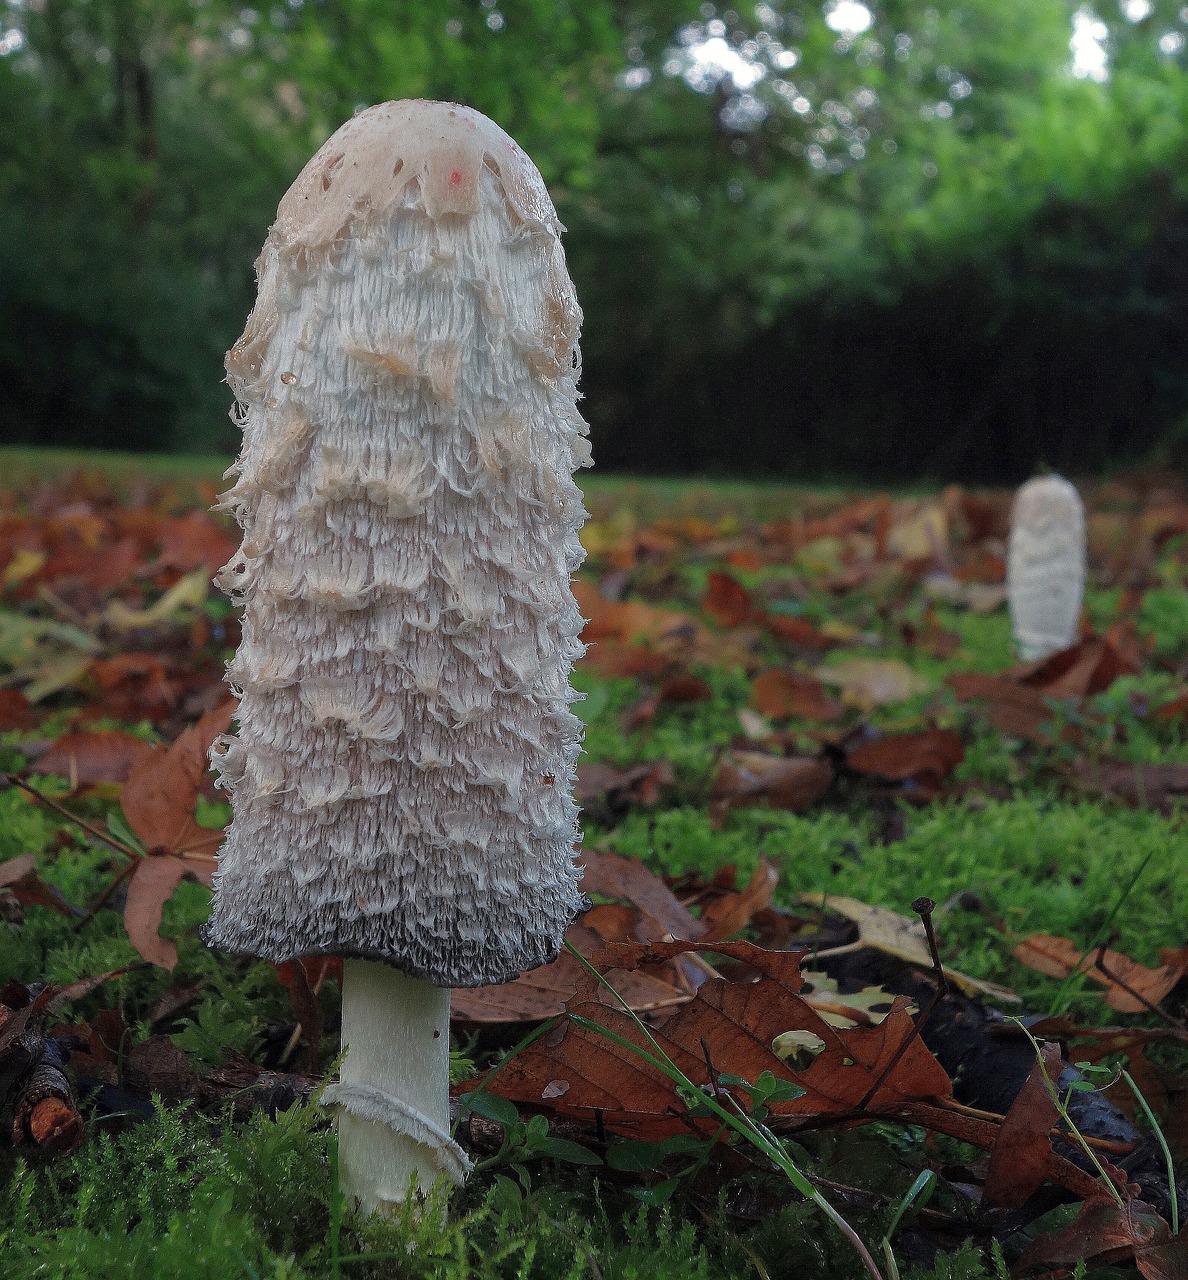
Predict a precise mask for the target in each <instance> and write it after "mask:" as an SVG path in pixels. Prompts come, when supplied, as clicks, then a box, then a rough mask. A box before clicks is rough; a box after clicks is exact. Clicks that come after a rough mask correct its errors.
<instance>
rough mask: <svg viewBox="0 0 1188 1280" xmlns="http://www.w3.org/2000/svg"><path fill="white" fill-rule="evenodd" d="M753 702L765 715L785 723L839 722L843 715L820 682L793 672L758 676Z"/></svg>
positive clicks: (754, 685)
mask: <svg viewBox="0 0 1188 1280" xmlns="http://www.w3.org/2000/svg"><path fill="white" fill-rule="evenodd" d="M751 701H752V702H753V703H754V704H755V708H756V709H757V710H758V711H759V712H760V713H761V714H762V715H765V716H769V717H770V718H771V719H773V720H786V719H787V718H788V717H789V716H798V717H799V718H800V719H802V720H836V719H837V718H838V717H839V716H840V715H842V714H843V711H844V708H843V707H842V705H841V703H840V702H837V701H836V700H835V699H833V698H831V697H830V696H829V695H828V694H827V693H826V692H825V690H824V688H823V687H822V685H821V682H820V681H819V680H816V679H814V678H813V677H812V676H801V675H796V674H794V673H793V672H791V671H779V670H776V671H765V672H763V674H762V675H760V676H757V677H756V678H755V681H754V683H753V684H752V685H751Z"/></svg>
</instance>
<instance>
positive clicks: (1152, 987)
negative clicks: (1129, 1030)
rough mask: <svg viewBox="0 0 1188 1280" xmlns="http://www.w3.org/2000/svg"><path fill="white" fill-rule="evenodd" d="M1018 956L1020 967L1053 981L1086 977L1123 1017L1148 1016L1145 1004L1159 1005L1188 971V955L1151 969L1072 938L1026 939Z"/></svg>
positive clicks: (1042, 936) (1038, 936)
mask: <svg viewBox="0 0 1188 1280" xmlns="http://www.w3.org/2000/svg"><path fill="white" fill-rule="evenodd" d="M1014 956H1015V959H1016V960H1018V961H1019V963H1020V964H1025V965H1026V966H1027V967H1028V968H1029V969H1035V970H1036V971H1037V972H1038V973H1044V974H1047V975H1048V976H1049V977H1052V978H1067V977H1068V976H1069V974H1071V973H1083V974H1085V975H1086V976H1087V977H1089V978H1091V979H1092V980H1093V981H1094V982H1097V983H1100V984H1101V985H1102V986H1104V987H1105V988H1106V992H1105V1002H1106V1004H1108V1005H1109V1006H1110V1008H1111V1009H1116V1010H1117V1011H1118V1012H1119V1013H1145V1012H1147V1005H1146V1004H1144V1003H1143V1001H1144V1000H1146V1001H1148V1002H1149V1003H1150V1004H1153V1005H1157V1004H1158V1003H1159V1002H1160V1001H1161V1000H1162V999H1163V998H1164V997H1165V996H1166V995H1167V994H1168V993H1169V992H1170V991H1171V990H1172V988H1173V987H1175V986H1176V984H1177V983H1178V982H1179V981H1180V979H1181V978H1183V976H1184V974H1185V972H1186V971H1188V954H1185V955H1182V956H1180V958H1179V959H1178V961H1177V963H1175V964H1165V965H1161V966H1160V967H1159V968H1158V969H1150V968H1148V967H1147V966H1146V965H1143V964H1139V963H1138V961H1137V960H1131V959H1130V957H1129V956H1125V955H1123V954H1122V953H1121V952H1119V951H1110V950H1107V951H1105V952H1104V953H1102V952H1101V951H1100V949H1099V948H1097V947H1091V948H1089V949H1088V950H1086V949H1085V948H1084V947H1081V946H1080V945H1078V944H1077V943H1075V942H1070V941H1069V939H1068V938H1057V937H1052V936H1051V935H1049V934H1043V933H1033V934H1031V935H1030V936H1029V937H1026V938H1024V939H1023V940H1022V941H1021V942H1020V943H1018V944H1017V945H1016V946H1015V949H1014ZM1139 996H1141V997H1142V999H1139V998H1138V997H1139Z"/></svg>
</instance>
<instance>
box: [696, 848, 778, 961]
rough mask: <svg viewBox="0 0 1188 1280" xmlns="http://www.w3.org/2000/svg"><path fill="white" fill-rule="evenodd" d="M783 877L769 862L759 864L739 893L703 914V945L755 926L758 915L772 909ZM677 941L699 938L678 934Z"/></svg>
mask: <svg viewBox="0 0 1188 1280" xmlns="http://www.w3.org/2000/svg"><path fill="white" fill-rule="evenodd" d="M779 881H780V877H779V873H778V872H777V871H776V869H775V868H774V867H773V866H772V865H771V864H770V863H769V862H768V861H767V859H766V858H761V859H760V860H759V866H758V867H757V868H756V869H755V874H754V875H753V876H752V877H751V879H750V880H749V881H748V882H747V884H746V886H745V887H744V888H743V889H741V890H739V891H738V892H737V893H728V894H725V895H724V896H723V897H721V898H715V899H714V901H712V902H710V903H708V904H707V905H706V907H705V909H704V910H703V911H702V913H701V922H700V923H701V927H702V929H703V930H704V932H703V933H702V934H701V935H700V936H701V937H702V939H703V941H706V942H708V941H711V940H713V941H717V940H719V939H723V938H730V937H733V936H734V934H736V933H738V932H739V931H740V930H742V929H745V928H746V927H747V925H749V924H750V923H751V918H752V917H753V916H754V914H755V912H756V911H762V910H763V909H764V907H768V906H770V905H771V899H772V896H773V895H774V893H775V890H776V885H778V884H779ZM673 936H674V937H682V936H683V937H697V936H699V935H697V934H684V935H680V934H674V935H673Z"/></svg>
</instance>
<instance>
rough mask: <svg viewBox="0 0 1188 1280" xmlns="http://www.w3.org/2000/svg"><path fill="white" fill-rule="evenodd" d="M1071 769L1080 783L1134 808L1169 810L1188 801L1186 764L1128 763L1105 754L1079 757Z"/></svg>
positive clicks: (1187, 765) (1169, 811)
mask: <svg viewBox="0 0 1188 1280" xmlns="http://www.w3.org/2000/svg"><path fill="white" fill-rule="evenodd" d="M1074 772H1075V774H1076V777H1077V780H1078V781H1079V782H1080V783H1081V785H1082V786H1084V787H1086V788H1088V789H1089V790H1091V791H1097V792H1100V793H1101V794H1102V795H1106V796H1111V797H1112V798H1114V799H1116V800H1121V801H1122V802H1123V803H1125V804H1128V805H1130V806H1131V808H1134V809H1158V810H1159V811H1160V812H1161V813H1165V814H1170V813H1171V812H1172V810H1173V809H1175V808H1176V806H1177V804H1182V803H1184V802H1185V801H1188V764H1131V763H1129V762H1128V761H1126V760H1112V759H1110V758H1108V757H1106V758H1103V759H1096V760H1084V759H1082V760H1078V761H1077V763H1076V765H1075V768H1074Z"/></svg>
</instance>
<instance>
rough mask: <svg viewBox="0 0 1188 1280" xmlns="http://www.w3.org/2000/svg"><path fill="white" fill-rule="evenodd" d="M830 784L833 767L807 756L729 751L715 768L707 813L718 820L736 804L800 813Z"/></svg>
mask: <svg viewBox="0 0 1188 1280" xmlns="http://www.w3.org/2000/svg"><path fill="white" fill-rule="evenodd" d="M832 781H833V768H832V767H831V766H830V765H829V764H828V763H827V762H826V761H824V760H818V759H816V758H814V757H811V756H770V755H766V754H764V753H763V752H759V751H733V752H731V753H730V754H729V755H728V756H726V757H725V758H724V759H723V760H722V762H721V764H719V766H718V774H717V777H716V778H715V779H714V786H713V791H712V793H711V800H712V804H711V812H713V813H714V814H716V816H717V818H718V819H719V820H720V819H721V818H722V817H723V816H724V815H725V814H726V812H727V811H728V810H730V809H733V808H736V807H738V806H740V805H755V804H762V805H768V806H769V807H771V808H772V809H790V810H792V812H793V813H801V812H803V810H805V809H807V808H808V807H809V806H810V805H811V804H814V803H815V802H816V801H817V800H819V799H820V798H821V797H822V796H823V795H824V794H825V792H826V791H828V790H829V784H830V783H831V782H832Z"/></svg>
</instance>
